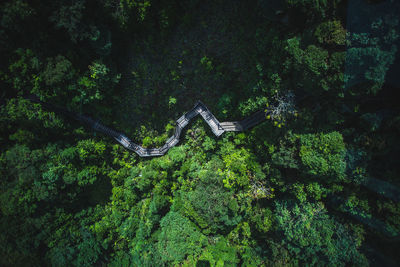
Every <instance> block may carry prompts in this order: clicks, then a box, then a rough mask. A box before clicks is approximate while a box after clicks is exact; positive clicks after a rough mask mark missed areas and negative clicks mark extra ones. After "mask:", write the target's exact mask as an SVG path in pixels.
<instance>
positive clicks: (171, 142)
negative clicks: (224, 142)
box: [28, 97, 269, 157]
mask: <svg viewBox="0 0 400 267" xmlns="http://www.w3.org/2000/svg"><path fill="white" fill-rule="evenodd" d="M28 99H29V100H31V101H33V102H36V103H40V104H41V105H42V106H44V107H46V108H48V109H50V110H52V111H55V112H57V113H62V114H65V115H67V116H68V117H72V118H74V119H76V120H79V121H81V122H83V123H85V124H87V125H89V126H90V127H92V128H93V129H94V130H96V131H99V132H102V133H104V134H106V135H108V136H110V137H113V138H114V139H115V140H117V142H118V143H120V144H121V145H122V146H124V147H125V148H126V149H128V150H130V151H133V152H135V153H136V154H138V155H139V156H140V157H154V156H162V155H164V154H165V153H167V152H168V150H169V149H170V148H172V147H174V146H175V145H176V144H177V143H178V142H179V138H180V136H181V133H182V129H183V128H185V126H186V125H188V124H189V121H190V120H191V119H193V118H194V117H196V116H197V115H200V116H201V117H202V118H203V119H204V120H205V121H206V123H207V124H208V125H209V126H210V128H211V130H212V132H213V133H214V134H215V135H216V136H220V135H221V134H223V133H224V132H233V131H245V130H247V129H249V128H251V127H253V126H255V125H257V124H259V123H261V122H263V121H264V120H265V119H266V115H267V113H269V111H267V112H264V111H261V110H260V111H257V112H256V113H254V114H253V115H250V116H249V117H247V118H245V119H243V120H241V121H226V122H219V121H218V120H217V118H215V116H214V115H213V114H212V113H211V111H210V110H209V109H208V108H207V107H206V105H204V104H203V103H202V102H201V101H197V102H196V104H195V105H194V107H193V108H192V109H191V110H190V111H188V112H187V113H185V114H184V115H182V116H181V117H180V118H179V119H178V120H177V121H176V127H175V132H174V135H173V136H171V137H170V138H168V140H167V141H166V142H165V144H164V145H163V146H162V147H159V148H144V147H142V146H140V145H138V144H136V143H134V142H132V141H131V140H130V139H129V138H128V137H126V136H125V135H124V134H122V133H119V132H117V131H115V130H113V129H111V128H109V127H107V126H104V125H103V124H101V123H99V122H98V121H95V120H93V119H92V118H90V117H87V116H84V115H80V114H76V113H73V112H71V111H69V110H67V109H64V108H61V107H56V106H54V105H52V104H49V103H46V102H43V101H40V100H39V99H38V98H36V97H29V98H28Z"/></svg>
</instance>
